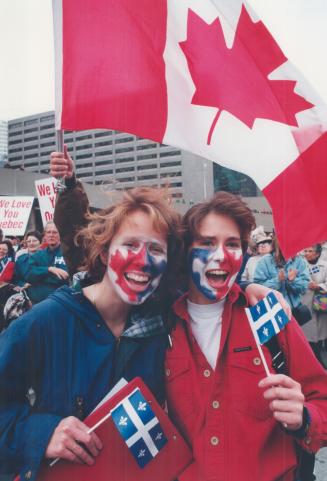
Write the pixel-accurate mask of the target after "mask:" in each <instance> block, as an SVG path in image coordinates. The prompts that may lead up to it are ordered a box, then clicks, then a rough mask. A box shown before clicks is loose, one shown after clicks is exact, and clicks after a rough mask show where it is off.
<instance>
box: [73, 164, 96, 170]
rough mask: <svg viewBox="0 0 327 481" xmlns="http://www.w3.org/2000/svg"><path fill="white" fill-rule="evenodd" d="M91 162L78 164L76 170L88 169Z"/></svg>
mask: <svg viewBox="0 0 327 481" xmlns="http://www.w3.org/2000/svg"><path fill="white" fill-rule="evenodd" d="M92 165H93V164H92V162H87V163H85V164H79V165H77V166H76V170H81V169H86V168H88V167H92Z"/></svg>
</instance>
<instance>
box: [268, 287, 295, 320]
mask: <svg viewBox="0 0 327 481" xmlns="http://www.w3.org/2000/svg"><path fill="white" fill-rule="evenodd" d="M272 291H273V293H274V294H275V296H276V298H277V300H278V302H279V304H280V305H281V306H282V308H283V310H284V311H285V312H286V315H287V317H288V318H289V319H291V317H292V309H291V306H290V305H289V303H288V302H287V301H286V300H285V297H284V296H283V294H281V293H280V292H279V291H275V290H272Z"/></svg>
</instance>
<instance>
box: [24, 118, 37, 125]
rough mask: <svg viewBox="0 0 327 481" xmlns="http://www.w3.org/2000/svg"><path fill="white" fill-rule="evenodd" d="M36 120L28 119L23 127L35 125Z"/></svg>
mask: <svg viewBox="0 0 327 481" xmlns="http://www.w3.org/2000/svg"><path fill="white" fill-rule="evenodd" d="M37 121H38V119H29V120H25V121H24V125H33V124H37Z"/></svg>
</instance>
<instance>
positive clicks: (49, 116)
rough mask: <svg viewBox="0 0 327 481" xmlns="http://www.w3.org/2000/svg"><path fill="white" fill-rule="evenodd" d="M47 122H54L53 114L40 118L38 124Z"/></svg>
mask: <svg viewBox="0 0 327 481" xmlns="http://www.w3.org/2000/svg"><path fill="white" fill-rule="evenodd" d="M48 120H54V114H50V115H45V116H44V117H41V118H40V122H47V121H48Z"/></svg>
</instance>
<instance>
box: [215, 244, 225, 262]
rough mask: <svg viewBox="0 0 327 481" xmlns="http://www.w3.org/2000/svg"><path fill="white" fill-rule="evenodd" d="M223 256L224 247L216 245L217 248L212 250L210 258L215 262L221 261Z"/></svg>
mask: <svg viewBox="0 0 327 481" xmlns="http://www.w3.org/2000/svg"><path fill="white" fill-rule="evenodd" d="M224 258H225V253H224V249H223V247H222V246H218V247H217V249H216V250H215V251H214V253H213V256H212V259H213V260H214V261H217V262H221V261H223V260H224Z"/></svg>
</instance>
